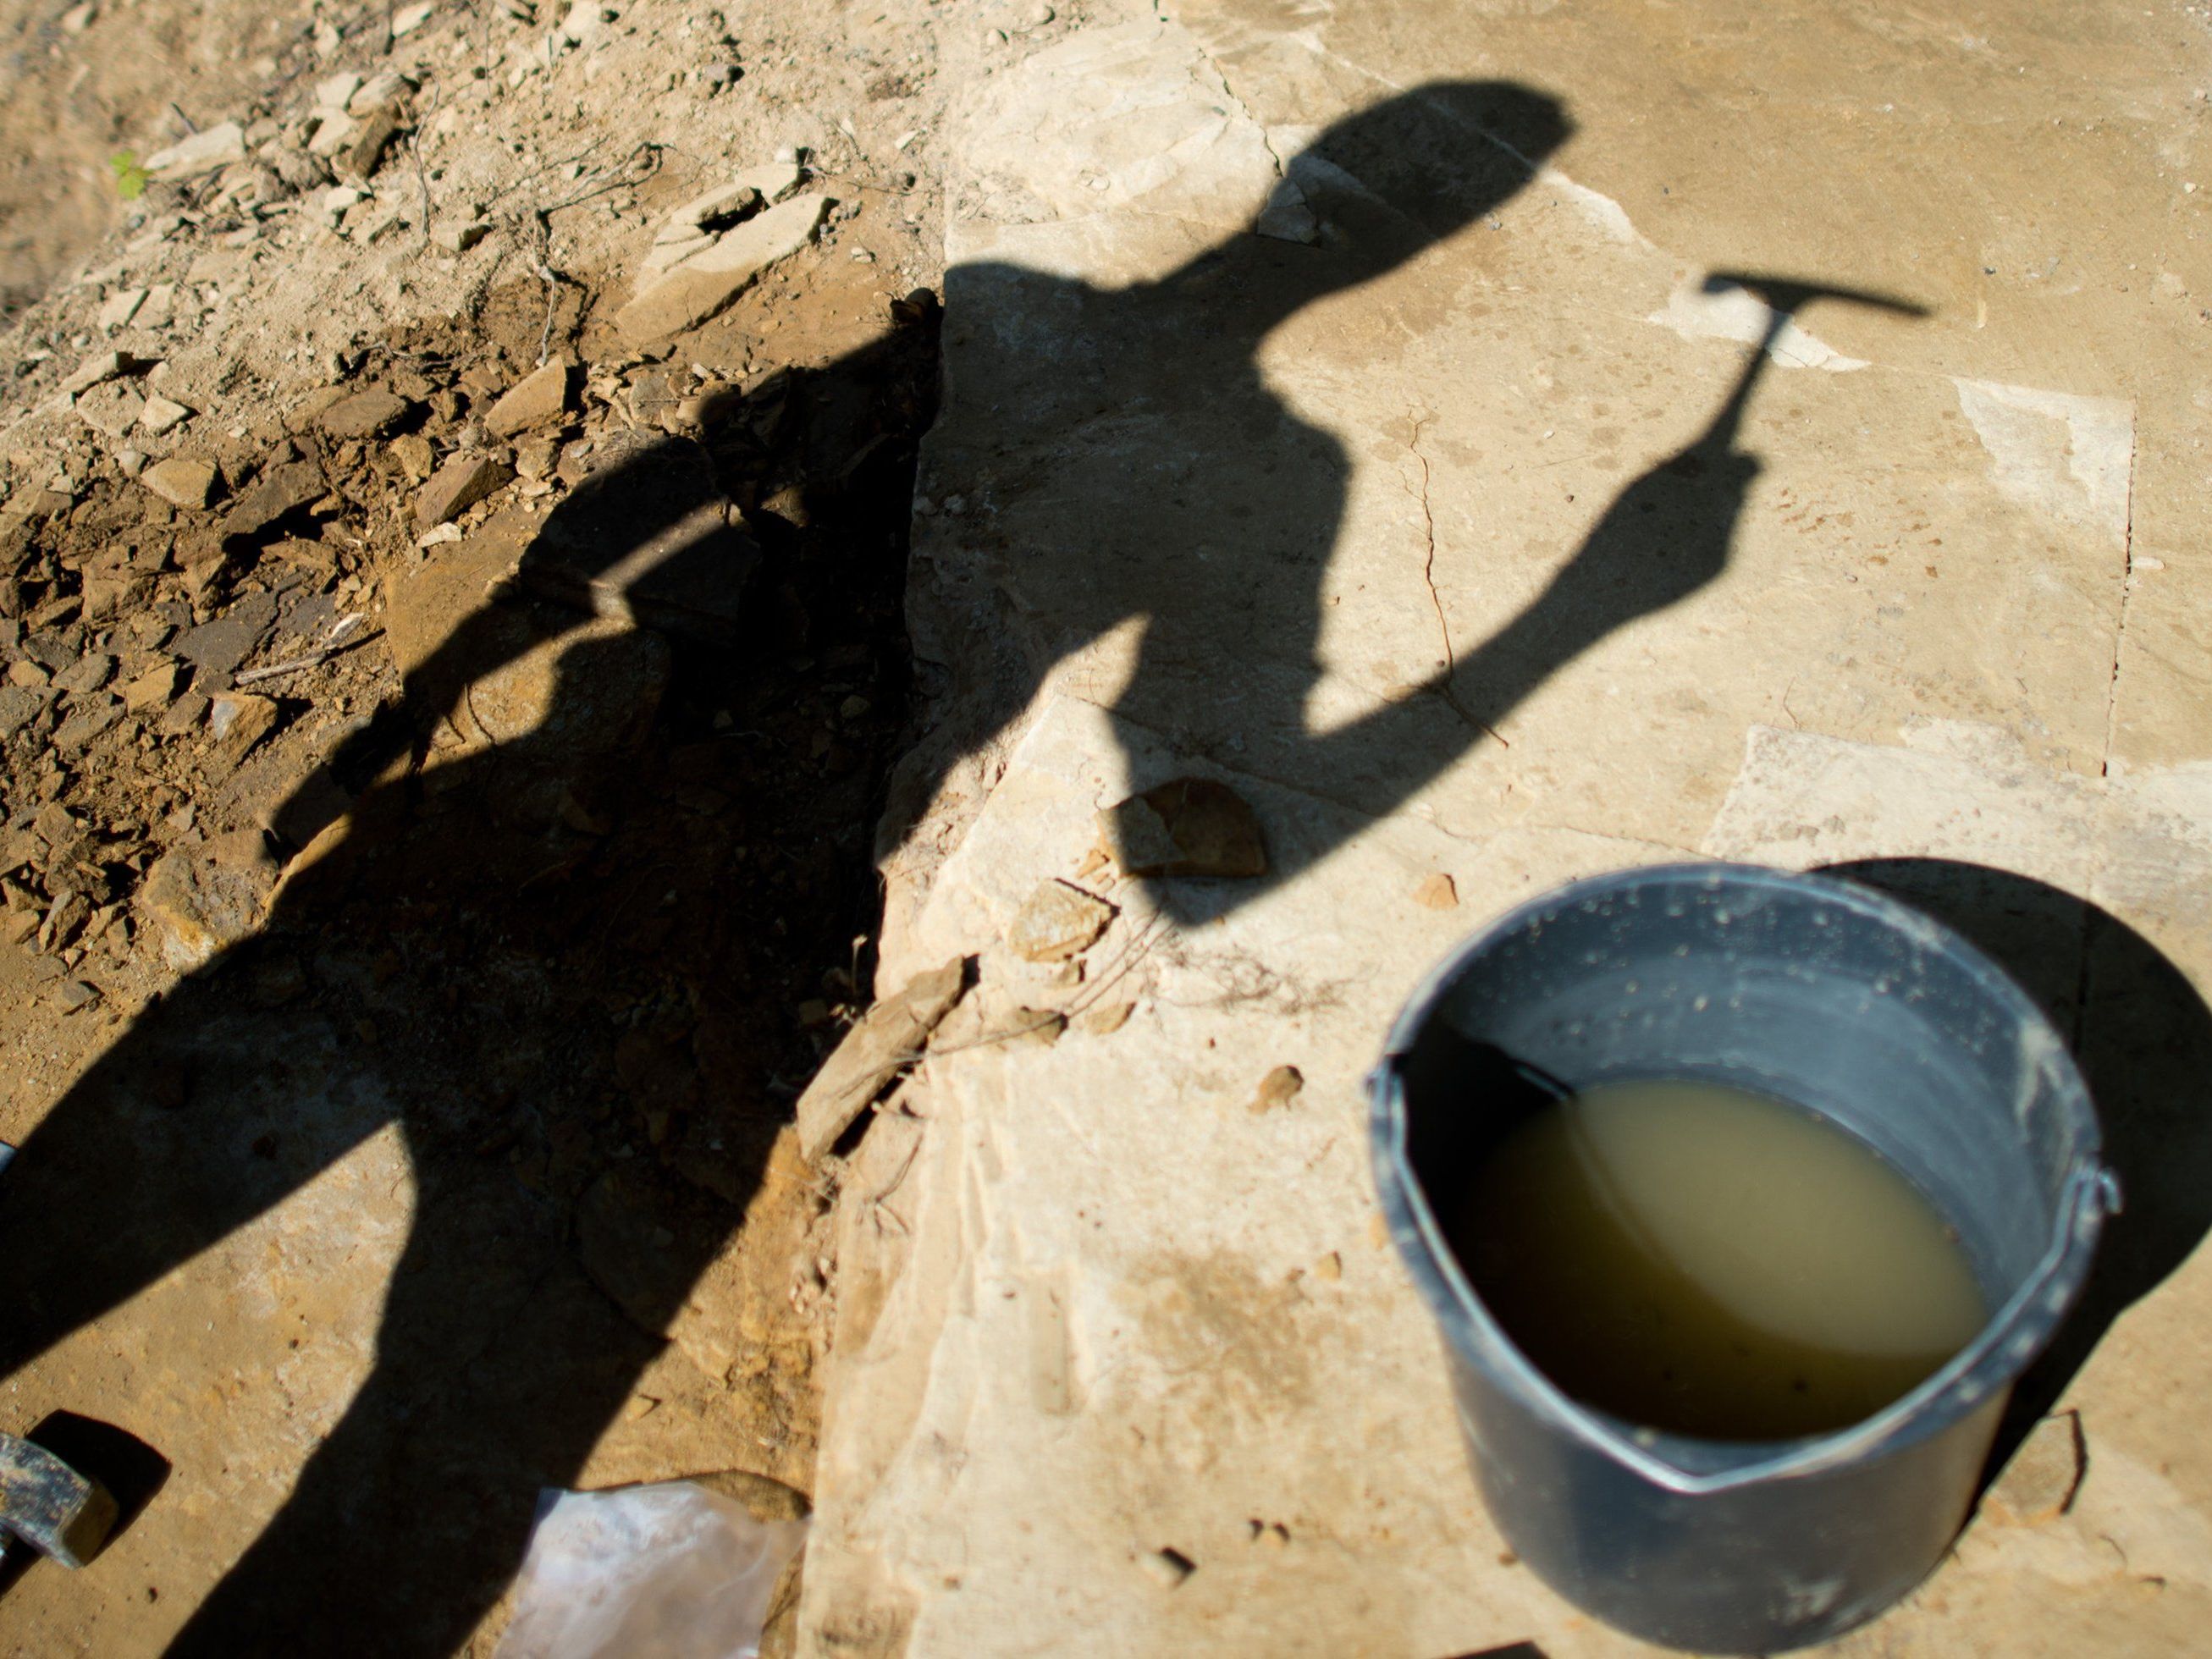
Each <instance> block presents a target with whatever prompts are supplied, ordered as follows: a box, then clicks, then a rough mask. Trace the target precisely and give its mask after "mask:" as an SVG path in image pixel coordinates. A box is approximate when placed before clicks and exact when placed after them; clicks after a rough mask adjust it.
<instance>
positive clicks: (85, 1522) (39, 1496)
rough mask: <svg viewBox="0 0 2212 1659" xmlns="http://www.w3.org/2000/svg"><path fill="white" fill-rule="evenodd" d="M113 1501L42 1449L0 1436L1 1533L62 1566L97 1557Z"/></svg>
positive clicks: (110, 1519) (111, 1516)
mask: <svg viewBox="0 0 2212 1659" xmlns="http://www.w3.org/2000/svg"><path fill="white" fill-rule="evenodd" d="M114 1524H115V1500H114V1498H111V1497H110V1496H108V1492H107V1488H106V1487H105V1486H101V1485H100V1482H98V1481H97V1480H91V1479H90V1478H88V1477H87V1476H85V1475H82V1474H78V1473H77V1472H76V1470H75V1469H73V1468H70V1466H69V1465H68V1464H66V1463H64V1462H62V1460H61V1459H60V1458H58V1457H57V1456H55V1455H53V1453H52V1452H50V1451H48V1450H47V1449H46V1448H45V1447H44V1446H38V1445H33V1443H31V1442H29V1441H27V1440H20V1439H18V1438H16V1437H15V1436H14V1435H12V1434H0V1528H4V1529H5V1530H6V1531H9V1532H11V1533H13V1534H15V1536H16V1537H18V1538H20V1539H21V1540H22V1541H24V1542H25V1543H27V1544H28V1545H29V1546H30V1547H32V1548H33V1549H35V1550H37V1551H39V1552H40V1553H41V1554H45V1555H49V1556H52V1558H53V1559H55V1560H57V1561H58V1562H60V1563H61V1564H62V1565H64V1566H65V1567H81V1566H82V1565H84V1564H85V1563H86V1562H88V1561H89V1560H91V1559H92V1558H93V1557H94V1555H96V1554H98V1553H100V1546H101V1545H102V1544H104V1543H106V1541H107V1533H108V1528H111V1527H112V1526H113V1525H114Z"/></svg>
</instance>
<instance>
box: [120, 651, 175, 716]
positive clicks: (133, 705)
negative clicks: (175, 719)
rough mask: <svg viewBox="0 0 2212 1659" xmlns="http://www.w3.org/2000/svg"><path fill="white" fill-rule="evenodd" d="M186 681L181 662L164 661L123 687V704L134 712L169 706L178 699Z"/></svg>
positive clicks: (139, 712) (150, 710) (143, 712)
mask: <svg viewBox="0 0 2212 1659" xmlns="http://www.w3.org/2000/svg"><path fill="white" fill-rule="evenodd" d="M184 683H185V670H184V665H182V664H181V663H173V662H169V663H163V664H162V665H161V666H160V667H158V668H149V669H148V670H147V671H145V672H144V673H143V674H141V675H140V676H139V677H138V678H137V679H135V680H132V681H131V683H130V684H128V685H126V686H125V687H124V688H123V706H124V708H125V709H127V710H129V711H130V712H131V714H149V713H150V712H152V711H153V710H155V709H156V708H167V707H168V706H169V705H170V704H171V703H172V702H175V701H176V697H177V693H178V692H179V690H181V689H183V686H184Z"/></svg>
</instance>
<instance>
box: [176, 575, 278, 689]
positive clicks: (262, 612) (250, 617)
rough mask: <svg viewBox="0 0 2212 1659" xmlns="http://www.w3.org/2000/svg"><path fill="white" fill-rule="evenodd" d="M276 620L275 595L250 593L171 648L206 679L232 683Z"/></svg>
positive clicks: (192, 629) (190, 630)
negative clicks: (235, 672) (231, 680)
mask: <svg viewBox="0 0 2212 1659" xmlns="http://www.w3.org/2000/svg"><path fill="white" fill-rule="evenodd" d="M275 621H276V599H275V598H274V596H272V595H270V594H268V593H248V594H247V595H246V597H245V598H243V599H240V600H239V602H238V603H237V604H236V605H233V606H231V608H230V609H229V610H228V611H225V612H223V614H222V616H220V617H215V618H214V619H212V620H211V621H209V622H204V623H201V624H200V625H199V626H198V627H197V628H188V629H185V631H184V632H183V633H182V634H179V635H178V636H177V638H176V641H175V642H174V643H173V645H172V646H171V647H170V649H172V650H173V651H174V652H175V653H177V654H178V655H179V657H182V658H183V659H185V661H186V662H188V663H191V665H194V666H195V667H197V669H198V670H199V671H200V673H201V675H202V676H203V677H204V678H206V679H211V680H215V681H216V682H218V683H221V684H228V681H229V678H230V676H231V674H232V673H233V672H234V671H235V670H236V669H237V667H238V665H239V664H240V663H242V662H244V661H245V660H246V658H248V657H249V656H251V655H252V654H253V650H254V647H257V646H258V645H259V644H260V643H261V641H263V640H264V638H266V637H267V636H268V633H269V629H270V625H271V624H272V623H275Z"/></svg>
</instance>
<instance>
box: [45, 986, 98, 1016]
mask: <svg viewBox="0 0 2212 1659" xmlns="http://www.w3.org/2000/svg"><path fill="white" fill-rule="evenodd" d="M54 1000H55V1001H56V1002H58V1003H59V1004H60V1005H61V1010H62V1012H64V1013H65V1014H73V1013H76V1012H77V1011H78V1010H79V1009H82V1008H89V1007H91V1006H92V1005H93V1004H94V1003H95V1002H97V1001H99V1000H100V987H97V986H94V985H88V984H87V983H86V982H85V981H82V980H81V979H67V980H64V981H62V985H61V988H60V989H59V990H58V991H56V992H55V993H54Z"/></svg>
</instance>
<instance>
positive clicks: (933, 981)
mask: <svg viewBox="0 0 2212 1659" xmlns="http://www.w3.org/2000/svg"><path fill="white" fill-rule="evenodd" d="M967 983H968V963H967V962H966V960H965V959H964V958H963V957H954V958H953V959H952V960H951V962H948V963H945V965H944V966H943V967H941V968H933V969H930V970H929V971H928V972H927V973H924V974H917V975H915V976H914V977H913V978H912V979H910V980H908V981H907V982H906V983H905V984H904V985H902V986H901V987H899V988H898V989H897V990H896V991H895V992H893V993H892V994H890V996H887V997H885V998H884V1000H882V1001H880V1002H878V1003H877V1004H876V1005H875V1006H874V1007H872V1008H871V1009H869V1010H868V1012H866V1014H864V1015H862V1016H861V1017H860V1023H859V1024H857V1025H855V1026H854V1027H853V1029H852V1030H849V1031H848V1032H846V1033H845V1039H844V1041H843V1042H840V1043H839V1044H838V1045H837V1047H836V1048H835V1049H833V1050H831V1052H830V1054H829V1059H828V1060H825V1061H823V1066H822V1069H821V1070H820V1071H819V1072H817V1073H815V1076H814V1080H813V1081H812V1082H811V1083H810V1084H808V1085H806V1091H805V1093H804V1094H802V1095H800V1096H799V1111H798V1116H799V1151H800V1152H801V1153H802V1154H803V1155H804V1156H805V1158H806V1161H807V1162H808V1163H810V1164H812V1163H818V1162H819V1161H820V1160H821V1159H822V1158H823V1155H824V1154H826V1153H827V1152H829V1149H830V1148H831V1147H832V1146H836V1144H837V1139H838V1137H839V1136H841V1135H842V1134H843V1133H845V1131H846V1130H847V1129H848V1128H850V1127H852V1124H853V1121H854V1119H855V1118H857V1117H859V1116H860V1114H861V1113H862V1112H864V1111H866V1110H867V1109H868V1105H869V1103H870V1102H872V1101H873V1100H874V1099H875V1097H877V1095H878V1094H879V1093H881V1092H882V1091H883V1088H884V1085H885V1084H887V1083H889V1082H890V1080H891V1079H892V1078H893V1077H895V1076H896V1075H897V1074H898V1073H901V1072H902V1071H904V1070H905V1069H906V1068H907V1067H908V1066H911V1065H912V1064H913V1063H914V1062H915V1060H918V1059H919V1058H921V1050H922V1048H923V1046H924V1044H926V1043H927V1041H928V1039H929V1034H930V1033H931V1032H932V1031H933V1030H936V1029H937V1027H938V1024H939V1022H940V1021H942V1020H943V1019H944V1018H945V1015H946V1014H948V1013H950V1012H951V1011H952V1006H953V1004H955V1003H957V1001H959V1000H960V994H961V993H962V991H963V990H964V989H965V988H966V987H967Z"/></svg>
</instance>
